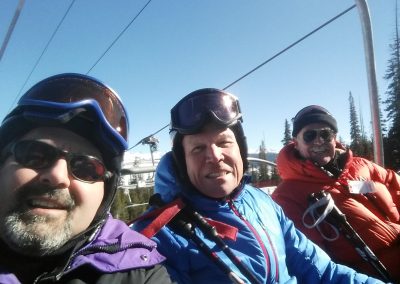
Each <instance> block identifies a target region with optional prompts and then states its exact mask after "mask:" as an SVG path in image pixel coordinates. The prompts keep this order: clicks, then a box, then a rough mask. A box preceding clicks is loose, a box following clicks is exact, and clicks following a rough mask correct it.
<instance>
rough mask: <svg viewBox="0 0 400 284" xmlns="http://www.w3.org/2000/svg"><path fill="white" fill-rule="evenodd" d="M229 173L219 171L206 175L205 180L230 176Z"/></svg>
mask: <svg viewBox="0 0 400 284" xmlns="http://www.w3.org/2000/svg"><path fill="white" fill-rule="evenodd" d="M230 173H231V172H230V171H219V172H212V173H209V174H207V178H218V177H222V176H226V175H227V174H230Z"/></svg>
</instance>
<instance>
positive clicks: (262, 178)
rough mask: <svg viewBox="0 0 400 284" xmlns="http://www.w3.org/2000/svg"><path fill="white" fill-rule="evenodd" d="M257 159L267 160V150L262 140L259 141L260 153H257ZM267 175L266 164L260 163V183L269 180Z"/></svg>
mask: <svg viewBox="0 0 400 284" xmlns="http://www.w3.org/2000/svg"><path fill="white" fill-rule="evenodd" d="M258 158H260V159H262V160H267V149H266V147H265V141H264V140H262V141H261V145H260V151H259V153H258ZM269 178H270V177H269V175H268V168H267V164H265V163H260V167H259V180H260V181H265V180H269Z"/></svg>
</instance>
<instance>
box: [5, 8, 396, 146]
mask: <svg viewBox="0 0 400 284" xmlns="http://www.w3.org/2000/svg"><path fill="white" fill-rule="evenodd" d="M17 3H18V1H17V0H14V1H1V2H0V42H1V43H2V42H3V39H4V37H5V34H6V32H7V29H8V26H9V24H10V21H11V19H12V17H13V15H14V12H15V9H16V6H17ZM71 3H72V1H66V0H59V1H54V0H41V1H26V2H25V4H24V6H23V9H22V11H21V14H20V17H19V19H18V22H17V25H16V27H15V29H14V32H13V34H12V37H11V39H10V41H9V43H8V46H7V49H6V51H5V53H4V55H3V58H2V59H1V61H0V94H1V100H2V103H1V105H0V118H3V117H4V116H5V115H6V113H7V112H8V111H9V110H10V109H11V108H12V107H14V106H15V103H16V101H17V99H18V94H19V93H20V90H21V88H22V87H23V85H24V82H25V81H26V79H27V78H28V75H29V73H30V72H31V71H32V68H33V66H34V64H35V63H36V62H37V60H38V58H39V56H40V55H41V54H42V52H43V50H44V48H45V46H46V44H47V43H48V41H49V39H50V37H51V35H52V34H53V33H54V31H55V29H56V27H57V25H58V24H59V23H60V20H61V19H62V17H63V16H64V14H65V12H66V10H67V9H68V7H69V6H70V4H71ZM147 3H148V0H136V1H128V0H125V1H123V0H115V1H109V0H85V1H83V0H76V1H75V2H74V3H73V5H72V7H71V9H70V11H69V13H68V14H67V16H66V17H65V19H64V21H63V23H62V24H61V26H60V27H59V29H58V31H57V33H56V34H55V36H54V38H53V40H52V41H51V43H50V45H49V46H48V47H47V49H46V52H45V53H44V54H43V57H42V58H41V60H40V61H39V64H38V65H37V67H36V68H35V70H34V71H33V73H32V75H31V77H30V79H29V80H28V82H27V84H26V86H25V87H24V88H23V90H24V91H25V90H27V89H28V88H29V87H30V86H32V85H33V84H34V83H35V82H37V81H39V80H41V79H43V78H45V77H48V76H50V75H54V74H57V73H63V72H78V73H83V74H86V73H87V72H88V71H89V70H90V72H89V73H88V75H90V76H94V77H96V78H98V79H100V80H102V81H104V82H105V83H106V84H108V85H109V86H111V87H112V88H113V89H114V90H116V91H117V93H118V94H119V95H120V97H121V98H122V100H123V101H124V103H125V104H126V107H127V109H128V114H129V118H130V135H129V144H130V146H133V145H135V144H136V143H137V142H138V141H140V140H141V139H142V138H143V137H145V136H147V135H149V134H151V133H154V132H156V131H158V130H159V129H161V128H162V127H164V126H165V125H167V124H168V123H169V111H170V109H171V107H172V106H174V104H175V103H176V102H177V101H178V100H179V99H180V98H182V97H183V96H185V95H186V94H188V93H190V92H191V91H194V90H196V89H199V88H204V87H215V88H224V87H226V86H228V85H229V84H230V83H232V82H234V81H235V80H236V79H238V78H240V77H241V76H242V75H244V74H246V73H247V72H248V71H250V70H252V69H253V68H254V67H256V66H258V65H259V64H261V63H263V62H264V61H266V60H267V59H269V58H270V57H272V56H273V55H275V54H276V53H278V52H280V51H281V50H283V49H284V48H286V47H287V46H289V45H290V44H292V43H293V42H295V41H297V40H298V39H300V38H301V37H303V36H304V35H306V34H307V33H309V32H311V31H312V30H313V29H315V28H317V27H318V26H320V25H321V24H323V23H325V22H326V21H328V20H329V19H331V18H332V17H334V16H336V15H338V14H339V13H341V12H343V11H344V10H346V9H347V8H349V7H351V6H352V5H353V4H354V3H355V2H354V1H351V0H342V1H328V0H280V1H276V0H252V1H245V0H218V1H216V0H152V1H151V2H150V3H149V4H148V6H147V7H146V8H145V9H144V10H143V12H142V13H141V14H140V15H139V16H138V17H137V19H136V20H135V21H134V22H133V23H132V25H131V26H130V27H129V28H128V29H127V30H126V31H125V32H124V33H123V34H122V35H121V37H120V38H119V39H118V40H117V41H116V42H115V44H114V45H113V46H112V47H111V49H110V50H109V51H108V52H107V53H106V54H105V55H104V57H103V58H102V59H101V60H100V61H99V62H98V64H96V65H95V66H94V67H93V65H94V64H95V62H96V61H97V60H98V59H99V58H100V57H101V55H102V54H103V53H104V52H105V51H106V49H107V48H108V47H110V45H111V43H112V42H113V41H114V40H115V39H116V38H117V36H118V35H119V34H120V33H121V32H122V30H123V29H124V28H125V27H126V26H127V25H128V24H129V23H130V22H131V21H132V19H133V18H134V17H135V15H137V14H138V12H139V11H140V10H141V9H142V8H143V7H144V6H145V5H146V4H147ZM368 5H369V10H370V15H371V22H372V28H373V40H374V50H375V64H376V74H377V82H378V92H379V94H380V96H382V98H383V99H385V97H386V95H385V92H386V88H387V82H386V81H385V80H384V79H383V76H384V74H385V71H386V67H387V62H388V59H389V55H390V50H389V44H390V43H391V42H392V39H393V35H394V25H395V0H384V1H382V0H369V1H368ZM365 66H366V65H365V56H364V46H363V40H362V31H361V25H360V17H359V14H358V11H357V9H356V8H355V9H352V10H351V11H349V12H348V13H346V14H345V15H344V16H342V17H340V18H339V19H337V20H336V21H334V22H333V23H331V24H329V25H328V26H327V27H325V28H323V29H322V30H320V31H318V32H317V33H315V34H313V35H312V36H310V37H309V38H307V39H306V40H304V41H303V42H301V43H300V44H298V45H296V46H295V47H293V48H291V49H290V50H289V51H287V52H285V53H284V54H282V55H280V56H278V57H277V58H275V59H274V60H272V61H271V62H269V63H268V64H266V65H264V66H263V67H261V68H260V69H258V70H257V71H255V72H254V73H252V74H251V75H249V76H247V77H246V78H244V79H243V80H241V81H239V82H238V83H236V84H234V85H233V86H231V87H230V88H228V89H227V91H229V92H231V93H233V94H235V95H236V96H238V97H239V99H240V103H241V107H242V110H243V113H244V127H245V132H246V135H247V138H248V143H249V148H250V149H251V150H255V149H257V148H258V146H259V145H260V143H261V140H263V139H264V140H265V144H266V146H267V148H268V149H271V150H276V151H277V150H279V149H280V148H281V146H282V144H281V140H282V138H283V132H284V122H285V119H288V120H290V119H291V118H292V117H293V116H294V115H295V114H296V113H297V111H298V110H300V109H301V108H302V107H304V106H306V105H309V104H320V105H322V106H324V107H326V108H327V109H328V110H330V111H331V113H332V114H333V115H334V116H335V117H336V118H337V120H338V125H339V135H340V136H341V137H342V138H343V139H344V140H345V141H349V139H350V133H349V132H350V131H349V125H348V122H349V104H348V96H349V92H352V94H353V96H354V99H355V102H356V107H357V110H358V111H360V112H361V114H362V118H363V122H364V126H365V129H366V132H367V134H370V133H371V130H370V129H371V126H370V121H371V115H370V103H369V95H368V85H367V76H366V67H365ZM92 67H93V68H92ZM91 68H92V69H91ZM156 137H157V138H158V139H159V140H160V144H159V149H160V151H161V152H165V151H168V150H169V149H170V140H169V135H168V130H167V129H164V130H163V131H161V132H159V133H158V134H157V135H156ZM132 151H135V152H143V153H148V152H149V148H148V146H138V147H135V148H134V149H133V150H132Z"/></svg>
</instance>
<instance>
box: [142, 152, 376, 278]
mask: <svg viewBox="0 0 400 284" xmlns="http://www.w3.org/2000/svg"><path fill="white" fill-rule="evenodd" d="M180 189H181V187H180V185H179V183H178V182H177V180H176V179H175V176H174V173H173V168H172V156H171V155H170V154H167V155H165V156H164V157H163V158H162V159H161V161H160V163H159V165H158V168H157V173H156V180H155V191H156V192H158V193H160V194H161V195H162V196H163V198H165V199H166V201H170V200H171V199H172V198H173V196H174V195H175V194H181V195H183V196H184V198H185V200H186V201H187V204H189V206H190V207H191V208H193V209H194V210H196V211H197V212H199V213H200V214H202V215H203V216H204V217H206V218H209V219H212V220H214V221H219V222H223V223H225V224H229V225H231V226H233V227H235V228H237V229H238V231H237V235H236V239H224V241H225V243H226V244H227V245H228V246H229V248H230V249H231V250H232V251H233V252H234V254H235V255H236V256H237V257H238V258H239V259H240V260H241V262H242V263H244V264H245V265H246V266H247V267H248V268H249V269H250V270H251V271H252V272H253V274H254V275H255V276H256V277H257V278H258V279H259V281H260V282H261V283H278V282H279V283H346V284H347V283H382V282H380V281H379V280H376V279H373V278H369V277H368V276H366V275H363V274H358V273H356V272H355V271H354V270H352V269H350V268H348V267H345V266H342V265H339V264H335V263H333V262H332V261H331V260H330V258H329V256H328V255H327V254H326V253H325V252H324V251H322V250H321V249H320V248H319V247H317V246H316V245H314V244H313V243H312V242H311V241H309V240H308V239H307V238H306V237H305V236H304V235H303V234H302V233H301V232H300V231H298V230H296V229H295V227H294V225H293V223H292V221H290V220H289V219H288V218H286V216H285V215H284V213H283V211H282V209H281V208H280V207H279V206H278V205H277V204H276V203H275V202H274V201H272V199H271V198H270V196H269V195H268V194H266V193H265V192H263V191H262V190H260V189H258V188H255V187H252V186H250V185H248V184H245V182H244V180H243V184H242V185H241V186H240V187H239V188H237V189H236V190H235V191H234V193H233V194H231V196H230V197H228V198H226V200H222V201H221V200H215V199H210V198H207V197H205V196H203V195H201V194H198V193H195V192H190V194H188V191H187V190H183V191H181V190H180ZM147 224H148V222H147V221H145V220H142V221H139V222H137V223H135V224H134V227H135V228H136V229H142V228H145V227H146V226H147ZM196 233H197V235H198V236H199V237H200V238H201V239H203V240H204V241H205V243H206V244H207V246H208V247H209V248H211V250H212V251H213V252H214V253H216V254H217V255H218V256H219V257H220V258H221V259H222V260H223V261H224V262H225V263H226V264H228V265H229V266H230V267H231V269H232V270H233V271H234V272H235V273H236V274H237V275H238V276H239V277H240V278H242V279H243V280H246V283H250V282H249V281H247V279H246V278H245V277H244V276H243V275H242V273H240V271H239V270H238V269H237V268H236V266H235V265H234V263H233V262H232V261H231V260H230V259H229V258H228V257H227V256H226V255H225V254H224V253H223V252H221V249H219V248H218V246H216V244H215V243H214V242H213V241H210V240H209V239H207V238H206V237H205V236H204V235H203V233H202V232H201V231H200V230H198V229H196ZM154 240H155V241H156V242H157V243H158V249H159V251H160V252H161V253H162V254H163V255H164V256H166V257H167V262H166V265H167V269H168V271H169V273H170V274H171V276H172V279H173V280H175V281H178V283H208V284H210V283H232V282H231V281H230V280H229V278H228V277H227V275H226V274H225V273H223V272H222V270H221V269H219V268H218V266H217V265H216V264H215V262H213V261H212V260H211V259H210V258H208V257H207V256H206V255H205V254H204V253H203V252H201V251H200V250H199V248H198V247H197V246H196V245H195V244H194V243H193V242H192V241H188V240H187V239H186V238H185V237H183V236H182V235H180V234H177V233H176V232H174V231H172V230H171V229H170V227H169V226H164V227H163V228H162V229H161V230H160V231H159V232H158V233H157V234H156V235H155V236H154Z"/></svg>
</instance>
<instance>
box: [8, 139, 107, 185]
mask: <svg viewBox="0 0 400 284" xmlns="http://www.w3.org/2000/svg"><path fill="white" fill-rule="evenodd" d="M10 152H11V154H13V155H14V158H15V161H17V163H18V164H20V165H22V166H23V167H26V168H30V169H34V170H40V169H46V168H49V167H51V166H53V165H54V163H55V162H56V161H57V160H59V159H61V158H65V160H66V161H67V166H68V172H69V173H70V174H71V175H72V176H73V177H74V178H75V179H77V180H80V181H83V182H88V183H94V182H97V181H103V180H105V179H107V178H108V177H109V176H110V174H111V173H110V172H108V171H107V170H106V167H105V166H104V164H103V162H102V161H100V160H99V159H98V158H96V157H93V156H89V155H82V154H75V153H69V152H67V151H64V150H60V149H58V148H56V147H53V146H51V145H49V144H47V143H44V142H40V141H34V140H21V141H18V142H16V143H15V144H13V145H12V146H11V150H10Z"/></svg>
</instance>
